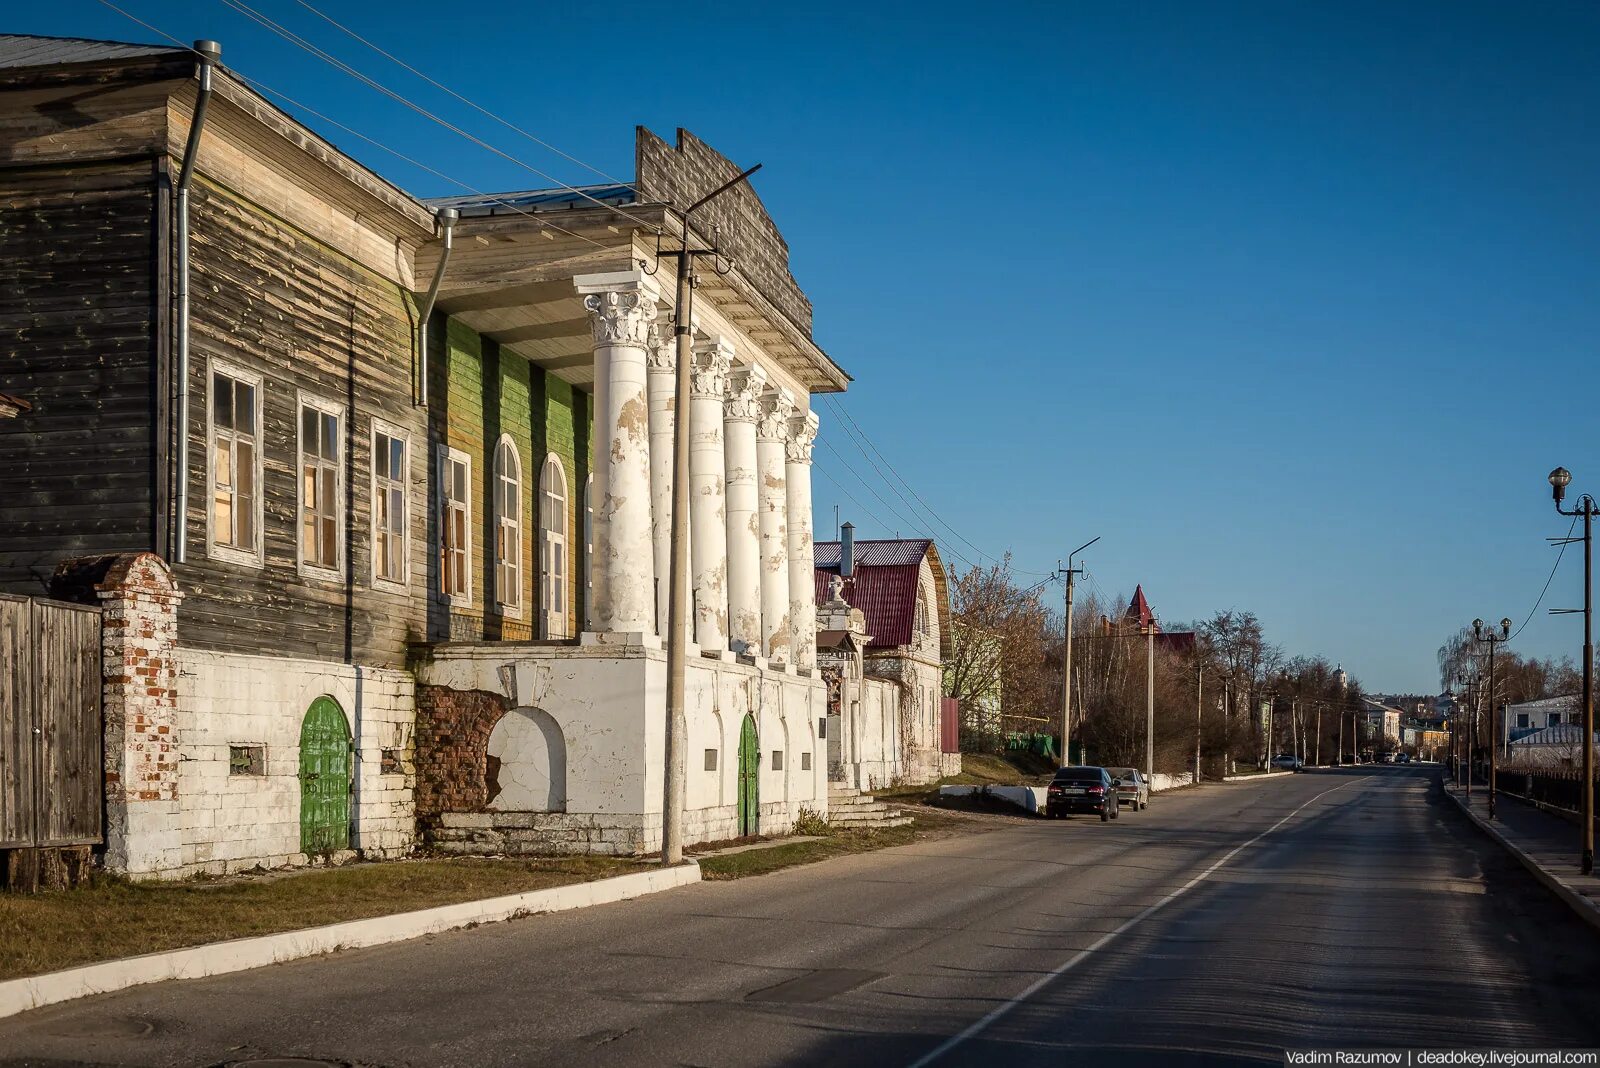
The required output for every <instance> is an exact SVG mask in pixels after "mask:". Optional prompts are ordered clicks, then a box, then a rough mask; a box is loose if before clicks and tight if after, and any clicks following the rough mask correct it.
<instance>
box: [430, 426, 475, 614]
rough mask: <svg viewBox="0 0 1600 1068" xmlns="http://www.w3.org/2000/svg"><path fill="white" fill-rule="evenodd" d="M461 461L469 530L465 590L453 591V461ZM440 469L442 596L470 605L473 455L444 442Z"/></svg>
mask: <svg viewBox="0 0 1600 1068" xmlns="http://www.w3.org/2000/svg"><path fill="white" fill-rule="evenodd" d="M451 463H459V464H461V465H462V466H463V467H465V468H466V491H467V496H466V500H464V501H462V502H461V508H462V511H463V513H464V516H465V521H464V522H463V523H462V529H463V530H464V531H465V532H466V544H465V545H463V546H461V552H462V559H463V561H464V564H463V566H462V568H461V578H462V583H461V585H462V591H461V592H460V593H452V592H450V591H449V590H448V589H446V588H445V578H446V575H447V570H446V568H445V566H444V549H445V539H446V537H447V536H448V533H449V525H450V507H451V497H450V465H451ZM438 471H439V497H438V501H439V540H438V542H437V543H436V544H435V546H434V548H435V549H436V550H437V551H438V553H439V589H438V591H437V592H438V595H439V599H440V600H441V601H443V602H444V603H445V604H448V605H452V606H457V607H461V606H466V605H471V604H472V456H471V455H470V454H469V453H465V452H462V451H461V450H460V449H452V448H451V447H450V446H448V445H440V446H439V452H438Z"/></svg>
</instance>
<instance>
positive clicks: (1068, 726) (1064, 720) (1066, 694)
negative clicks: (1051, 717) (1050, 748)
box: [1056, 535, 1100, 767]
mask: <svg viewBox="0 0 1600 1068" xmlns="http://www.w3.org/2000/svg"><path fill="white" fill-rule="evenodd" d="M1099 540H1100V537H1099V535H1096V536H1095V537H1093V538H1091V539H1090V540H1089V541H1086V542H1084V543H1083V544H1082V545H1080V546H1078V547H1077V548H1076V549H1074V550H1072V551H1071V552H1070V553H1068V554H1067V566H1066V567H1065V568H1063V567H1062V566H1061V561H1059V560H1057V561H1056V574H1057V575H1058V576H1063V577H1065V578H1066V587H1067V618H1066V643H1065V644H1066V647H1065V648H1064V649H1063V650H1062V653H1061V668H1062V670H1061V766H1062V767H1066V766H1067V765H1068V764H1071V763H1072V585H1073V580H1074V579H1075V578H1077V577H1078V576H1079V575H1081V574H1083V568H1081V567H1078V568H1075V567H1073V566H1072V558H1073V557H1075V556H1077V555H1078V554H1079V553H1081V552H1083V550H1085V549H1087V548H1088V547H1089V546H1091V545H1093V544H1094V543H1095V542H1097V541H1099Z"/></svg>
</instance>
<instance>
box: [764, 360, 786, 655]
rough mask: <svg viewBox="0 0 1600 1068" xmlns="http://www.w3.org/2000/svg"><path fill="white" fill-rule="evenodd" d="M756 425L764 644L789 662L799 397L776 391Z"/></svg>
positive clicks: (769, 395)
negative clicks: (790, 470) (792, 443)
mask: <svg viewBox="0 0 1600 1068" xmlns="http://www.w3.org/2000/svg"><path fill="white" fill-rule="evenodd" d="M760 403H761V416H760V419H759V420H757V422H756V467H757V470H758V473H759V477H760V506H759V508H758V509H757V516H756V517H757V520H758V525H759V528H760V533H761V541H760V545H761V641H762V646H763V649H764V651H765V652H766V655H767V656H768V657H769V658H770V659H771V660H772V661H773V662H774V663H787V662H788V660H789V653H790V646H789V593H790V586H789V524H788V515H789V499H788V479H787V477H786V474H785V470H784V465H785V463H786V459H785V449H786V442H787V441H788V439H789V422H790V420H791V419H792V418H793V417H794V394H792V393H790V392H789V391H788V390H786V389H771V390H768V391H767V392H766V393H764V394H762V396H761V402H760Z"/></svg>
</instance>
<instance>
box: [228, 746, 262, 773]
mask: <svg viewBox="0 0 1600 1068" xmlns="http://www.w3.org/2000/svg"><path fill="white" fill-rule="evenodd" d="M266 773H267V749H266V746H262V745H230V746H228V774H229V775H265V774H266Z"/></svg>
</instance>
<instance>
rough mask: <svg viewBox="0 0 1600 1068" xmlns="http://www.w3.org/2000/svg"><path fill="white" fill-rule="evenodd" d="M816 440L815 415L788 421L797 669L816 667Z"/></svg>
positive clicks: (791, 621) (791, 585)
mask: <svg viewBox="0 0 1600 1068" xmlns="http://www.w3.org/2000/svg"><path fill="white" fill-rule="evenodd" d="M816 440H817V413H816V412H806V413H805V414H804V415H796V416H795V417H794V418H793V419H791V420H790V421H789V440H788V443H787V446H786V450H787V451H786V455H785V465H784V476H785V478H784V480H785V483H786V484H785V486H784V490H785V496H786V497H787V499H788V503H789V624H790V642H791V644H792V645H793V648H794V665H795V667H798V668H815V667H816V666H817V587H816V580H815V578H814V573H815V571H816V566H817V564H816V559H815V557H814V556H813V555H812V551H811V447H812V445H813V444H815V442H816Z"/></svg>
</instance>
